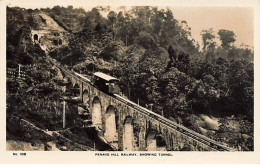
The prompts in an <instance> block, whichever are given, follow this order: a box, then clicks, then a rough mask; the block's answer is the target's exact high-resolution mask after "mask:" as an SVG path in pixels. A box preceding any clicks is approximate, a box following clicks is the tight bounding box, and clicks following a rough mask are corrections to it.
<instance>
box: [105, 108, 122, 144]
mask: <svg viewBox="0 0 260 167" xmlns="http://www.w3.org/2000/svg"><path fill="white" fill-rule="evenodd" d="M118 118H119V117H118V112H117V109H116V108H115V107H114V106H112V105H110V106H108V107H107V110H106V114H105V134H104V135H105V139H106V140H107V141H108V142H111V143H118Z"/></svg>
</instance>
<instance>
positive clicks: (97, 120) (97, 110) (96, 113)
mask: <svg viewBox="0 0 260 167" xmlns="http://www.w3.org/2000/svg"><path fill="white" fill-rule="evenodd" d="M92 122H93V125H96V126H97V127H98V128H99V129H102V114H101V102H100V100H99V98H98V97H95V98H94V100H93V107H92Z"/></svg>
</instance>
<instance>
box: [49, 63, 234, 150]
mask: <svg viewBox="0 0 260 167" xmlns="http://www.w3.org/2000/svg"><path fill="white" fill-rule="evenodd" d="M50 60H51V62H52V63H53V64H54V65H55V66H57V67H58V68H60V69H61V70H62V71H63V72H64V73H67V74H69V75H72V76H74V77H76V78H78V79H79V80H81V81H83V82H87V83H88V84H91V85H92V86H93V84H92V83H91V81H90V80H89V79H88V78H86V77H84V76H82V75H81V74H78V73H76V72H72V71H70V70H68V69H65V68H64V67H61V65H60V64H58V63H57V62H54V61H53V60H52V59H50ZM107 95H109V96H111V97H113V98H115V99H116V100H119V101H120V102H122V103H124V104H126V105H128V106H129V107H131V108H133V109H135V110H137V111H139V112H141V113H143V114H144V115H147V116H149V117H152V118H153V119H155V120H157V121H160V122H161V123H163V124H164V125H166V126H168V127H170V128H172V129H175V130H177V131H179V132H181V133H182V134H184V135H186V136H188V137H190V138H192V139H194V140H196V141H198V142H200V143H203V144H205V145H207V146H209V147H210V148H212V149H213V150H216V151H234V150H232V149H231V148H229V147H227V146H224V145H222V144H221V143H219V142H217V141H215V140H212V139H210V138H208V137H206V136H203V135H201V134H199V133H197V132H195V131H192V130H190V129H188V128H186V127H184V126H182V125H180V124H177V123H175V122H173V121H171V120H169V119H166V118H164V117H163V116H161V115H159V114H157V113H154V112H152V111H150V110H148V109H146V108H144V107H142V106H140V105H138V104H136V103H134V102H132V101H130V100H128V99H125V98H123V97H121V96H120V95H118V94H113V95H110V94H107Z"/></svg>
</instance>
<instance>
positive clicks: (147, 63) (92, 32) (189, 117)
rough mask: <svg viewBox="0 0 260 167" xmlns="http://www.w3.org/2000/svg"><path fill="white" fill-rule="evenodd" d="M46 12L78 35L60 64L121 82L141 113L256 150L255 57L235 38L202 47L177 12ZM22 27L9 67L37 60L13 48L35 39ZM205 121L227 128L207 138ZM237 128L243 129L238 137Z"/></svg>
mask: <svg viewBox="0 0 260 167" xmlns="http://www.w3.org/2000/svg"><path fill="white" fill-rule="evenodd" d="M8 10H9V13H12V12H18V11H19V9H9V8H8ZM41 11H44V12H45V13H47V14H48V15H49V16H51V17H52V18H53V19H54V20H55V21H56V22H57V23H58V24H59V25H60V26H61V27H63V28H64V29H66V30H67V31H68V32H70V34H69V43H68V45H66V46H63V47H60V48H58V49H55V50H53V51H52V52H50V53H49V55H50V56H52V57H53V58H55V59H57V60H58V61H60V62H62V63H63V64H64V65H66V66H69V67H70V68H72V69H73V70H75V71H78V72H80V73H85V74H89V75H91V74H92V72H94V71H103V72H106V73H109V74H111V75H114V76H116V77H118V78H119V79H120V83H119V84H120V88H121V91H122V92H123V93H124V94H125V95H127V96H128V98H129V99H131V100H133V101H135V102H139V103H140V105H143V106H146V107H148V108H150V109H152V110H153V111H154V112H157V113H159V114H163V115H164V116H165V117H166V118H169V119H171V120H173V121H176V122H178V123H180V124H183V125H185V126H187V127H189V128H191V129H194V130H196V131H198V132H199V133H203V134H205V135H208V136H209V137H211V138H214V139H216V140H221V141H224V142H226V143H228V144H229V145H230V146H233V147H242V150H253V113H254V108H253V106H254V105H253V100H254V84H253V83H254V64H253V52H252V51H251V50H250V49H249V47H248V46H246V45H244V46H241V47H240V48H238V47H235V46H234V45H233V43H234V42H235V40H236V39H235V34H234V32H233V31H231V30H224V29H222V30H219V31H218V33H217V35H218V37H219V38H220V40H221V45H220V46H218V45H217V44H216V42H215V38H216V37H217V35H216V34H215V32H214V30H213V29H209V30H202V32H201V37H202V40H203V46H202V47H200V46H199V45H198V43H195V40H194V39H192V36H191V33H190V28H189V26H188V24H187V22H185V21H182V22H179V21H178V20H176V18H174V13H172V12H171V10H169V9H161V10H159V9H158V8H156V7H132V8H131V9H130V10H126V9H125V8H123V7H122V8H121V9H120V10H119V11H117V12H115V11H110V10H109V9H107V8H102V7H97V8H93V9H92V10H91V11H88V12H86V11H84V10H83V9H74V8H73V7H72V6H69V7H68V8H64V7H59V6H55V7H53V8H52V9H49V8H48V9H41ZM23 12H25V13H26V12H28V11H26V10H25V11H23ZM105 13H108V14H107V16H106V17H105V16H104V14H105ZM10 15H12V17H14V16H13V14H10ZM10 17H11V16H10ZM8 20H10V19H8ZM19 20H23V19H22V18H20V19H19ZM13 24H15V25H16V26H17V24H18V23H16V22H8V24H7V25H8V29H9V27H10V29H11V28H12V26H13ZM18 25H19V26H18V28H15V29H14V30H12V31H10V35H9V34H8V36H7V44H8V45H7V60H8V59H10V60H14V59H15V60H16V63H22V64H23V63H26V62H23V60H20V59H23V58H21V57H20V56H19V55H20V53H21V52H22V53H24V54H25V55H28V57H30V58H31V59H34V58H35V57H36V56H33V54H29V53H30V52H29V51H28V49H27V50H26V51H24V52H23V50H24V48H22V45H21V43H22V42H20V43H17V44H16V43H13V42H14V40H12V39H14V38H17V39H19V37H20V39H25V37H22V35H19V33H20V34H21V33H22V32H24V33H25V34H28V33H26V32H27V31H28V29H26V28H23V27H24V26H26V25H28V21H27V22H26V21H25V20H24V21H23V22H22V23H21V24H18ZM21 25H24V26H21ZM13 47H18V48H21V49H20V50H17V49H12V48H13ZM32 48H35V47H32ZM14 50H16V51H14ZM16 52H17V53H16ZM18 53H19V54H18ZM25 59H26V60H29V59H27V58H25ZM30 63H31V62H30ZM47 80H48V79H47ZM47 80H46V82H47ZM201 114H203V115H207V116H209V117H217V118H218V119H219V123H220V126H219V128H217V129H214V128H213V129H210V128H208V130H209V131H207V133H204V132H203V131H202V130H201V129H200V127H199V125H198V123H197V122H196V119H195V118H197V117H196V116H198V115H201ZM231 122H235V123H233V124H239V127H238V128H236V130H237V131H236V132H235V133H236V134H234V133H232V128H234V127H232V125H230V124H231ZM230 133H232V135H230Z"/></svg>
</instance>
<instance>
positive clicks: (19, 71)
mask: <svg viewBox="0 0 260 167" xmlns="http://www.w3.org/2000/svg"><path fill="white" fill-rule="evenodd" d="M18 66H19V67H18V78H20V76H21V64H18Z"/></svg>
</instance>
